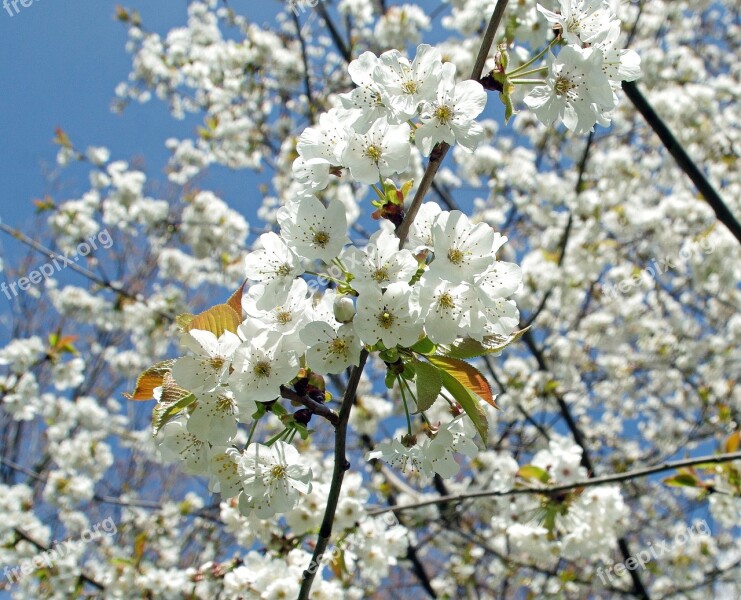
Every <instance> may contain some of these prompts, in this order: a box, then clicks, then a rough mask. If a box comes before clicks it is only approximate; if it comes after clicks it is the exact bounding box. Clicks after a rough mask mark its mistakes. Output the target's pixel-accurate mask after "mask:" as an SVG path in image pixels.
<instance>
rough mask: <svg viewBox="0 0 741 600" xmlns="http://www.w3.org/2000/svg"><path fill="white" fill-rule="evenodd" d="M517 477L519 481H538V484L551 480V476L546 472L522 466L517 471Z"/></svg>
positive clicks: (534, 467) (537, 468) (530, 466)
mask: <svg viewBox="0 0 741 600" xmlns="http://www.w3.org/2000/svg"><path fill="white" fill-rule="evenodd" d="M517 476H518V477H519V478H520V479H526V480H529V481H539V482H540V483H546V484H547V483H548V482H549V481H550V480H551V476H550V475H549V474H548V471H546V470H545V469H541V468H540V467H536V466H535V465H524V466H522V467H520V469H519V470H518V471H517Z"/></svg>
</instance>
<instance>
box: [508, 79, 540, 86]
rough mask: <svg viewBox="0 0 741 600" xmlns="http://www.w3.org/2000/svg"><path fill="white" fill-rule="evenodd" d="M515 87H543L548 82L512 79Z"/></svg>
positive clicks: (511, 81)
mask: <svg viewBox="0 0 741 600" xmlns="http://www.w3.org/2000/svg"><path fill="white" fill-rule="evenodd" d="M509 82H510V83H513V84H514V85H543V84H545V83H546V82H545V81H544V80H542V79H510V80H509Z"/></svg>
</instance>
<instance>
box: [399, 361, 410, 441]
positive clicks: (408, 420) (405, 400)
mask: <svg viewBox="0 0 741 600" xmlns="http://www.w3.org/2000/svg"><path fill="white" fill-rule="evenodd" d="M396 381H397V382H398V383H399V391H400V392H401V401H402V402H403V403H404V414H405V416H406V418H407V433H408V434H409V435H412V418H411V417H410V416H409V405H408V404H407V396H406V394H405V393H404V382H403V378H402V376H401V375H397V376H396Z"/></svg>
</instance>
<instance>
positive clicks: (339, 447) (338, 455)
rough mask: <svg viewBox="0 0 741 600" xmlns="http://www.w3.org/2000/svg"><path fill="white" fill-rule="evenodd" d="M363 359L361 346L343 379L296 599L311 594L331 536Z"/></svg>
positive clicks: (365, 357) (364, 357) (348, 464)
mask: <svg viewBox="0 0 741 600" xmlns="http://www.w3.org/2000/svg"><path fill="white" fill-rule="evenodd" d="M367 359H368V351H367V350H365V349H363V351H362V352H361V353H360V362H359V364H358V366H357V367H353V370H352V373H351V374H350V379H349V380H348V382H347V387H346V388H345V394H344V396H343V398H342V405H341V406H340V414H339V415H338V422H337V425H336V426H335V434H334V438H335V442H334V469H333V470H332V483H331V484H330V487H329V494H328V496H327V506H326V508H325V509H324V518H323V519H322V524H321V526H320V527H319V537H318V538H317V541H316V546H315V547H314V554H313V555H312V557H311V562H310V563H309V568H308V569H306V570H305V571H304V573H303V577H302V581H301V591H300V592H299V595H298V599H299V600H308V598H309V594H310V593H311V586H312V584H313V583H314V578H315V577H316V573H317V571H318V570H319V568H320V566H321V564H320V563H321V560H322V558H323V556H324V551H325V550H326V549H327V545H328V544H329V538H330V537H331V536H332V527H333V525H334V517H335V513H336V512H337V503H338V502H339V500H340V491H341V490H342V481H343V480H344V478H345V472H346V471H347V470H348V469H349V468H350V463H349V462H348V460H347V456H346V452H345V450H346V447H347V422H348V420H349V419H350V410H351V409H352V406H353V403H354V402H355V394H356V392H357V391H358V384H359V383H360V376H361V375H362V373H363V368H364V367H365V361H366V360H367Z"/></svg>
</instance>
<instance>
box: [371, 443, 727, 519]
mask: <svg viewBox="0 0 741 600" xmlns="http://www.w3.org/2000/svg"><path fill="white" fill-rule="evenodd" d="M733 460H741V452H728V453H725V454H715V455H709V456H699V457H695V458H686V459H681V460H673V461H667V462H663V463H661V464H658V465H653V466H651V467H644V468H642V469H636V470H634V471H627V472H625V473H613V474H612V475H603V476H602V477H592V478H590V479H583V480H581V481H575V482H573V483H565V484H562V485H552V486H545V487H539V488H512V489H509V490H480V491H478V492H469V493H466V494H451V495H449V496H446V497H441V498H435V499H432V500H422V501H420V502H414V503H410V504H399V505H397V506H387V507H384V508H378V509H376V510H371V511H368V514H369V515H371V516H376V515H381V514H383V513H387V512H393V513H399V512H403V511H406V510H414V509H417V508H424V507H425V506H432V505H433V504H438V503H440V502H452V503H460V502H463V501H464V500H472V499H476V498H492V497H498V496H519V495H522V494H544V495H548V494H555V493H559V492H568V491H571V490H576V489H579V488H589V487H595V486H598V485H607V484H609V483H619V482H621V481H632V480H633V479H640V478H642V477H647V476H649V475H655V474H656V473H663V472H664V471H671V470H673V469H678V468H681V467H692V466H696V465H701V464H707V463H711V464H722V463H727V462H731V461H733Z"/></svg>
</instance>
